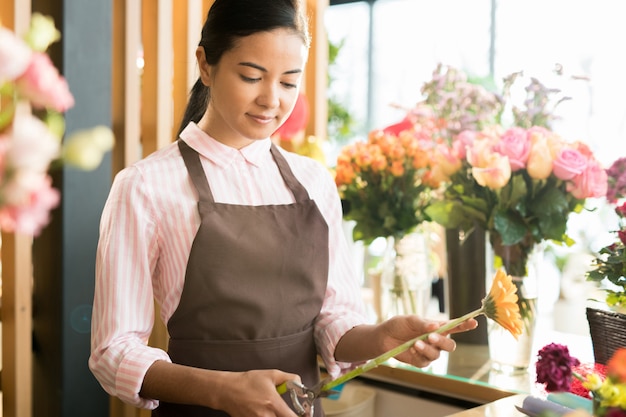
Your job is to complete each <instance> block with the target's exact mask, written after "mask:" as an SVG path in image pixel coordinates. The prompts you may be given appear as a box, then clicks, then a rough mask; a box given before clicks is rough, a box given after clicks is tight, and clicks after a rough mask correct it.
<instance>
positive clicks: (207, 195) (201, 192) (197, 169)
mask: <svg viewBox="0 0 626 417" xmlns="http://www.w3.org/2000/svg"><path fill="white" fill-rule="evenodd" d="M178 149H180V153H181V155H182V156H183V161H185V166H186V167H187V170H188V171H189V175H190V176H191V180H192V181H193V185H194V186H195V187H196V190H197V191H198V197H199V201H204V202H209V203H215V200H214V199H213V193H212V192H211V186H210V185H209V181H208V180H207V178H206V174H205V173H204V169H202V163H201V162H200V155H198V152H196V151H194V150H193V149H192V148H191V147H190V146H189V145H187V144H186V143H185V141H184V140H182V139H179V140H178Z"/></svg>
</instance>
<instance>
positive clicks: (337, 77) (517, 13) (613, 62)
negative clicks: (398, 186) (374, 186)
mask: <svg viewBox="0 0 626 417" xmlns="http://www.w3.org/2000/svg"><path fill="white" fill-rule="evenodd" d="M330 4H331V7H329V8H328V10H327V13H326V15H325V24H326V29H327V32H328V37H329V41H330V42H332V43H335V44H337V43H340V42H344V43H343V46H342V48H341V50H340V52H339V56H338V57H337V60H336V64H335V65H334V68H332V71H333V81H332V83H331V85H330V87H329V94H332V95H333V96H334V97H336V98H338V99H340V100H341V101H343V102H344V104H345V105H346V107H347V108H348V109H349V110H350V112H351V113H352V115H353V117H354V119H355V120H356V121H357V123H356V125H355V127H354V129H353V131H354V138H355V139H357V138H364V137H365V135H366V134H367V132H368V131H369V130H371V129H373V128H376V127H384V126H386V125H389V124H392V123H394V122H396V121H398V120H399V119H401V118H402V117H403V111H402V110H399V109H398V108H397V107H395V106H400V107H401V106H412V105H413V104H415V103H416V102H417V101H419V100H420V99H421V94H420V91H419V90H420V87H421V85H422V84H423V83H424V81H426V80H428V79H430V75H431V72H432V70H433V69H434V68H435V66H436V64H437V63H439V62H441V63H443V64H448V65H452V66H455V67H457V68H460V69H462V70H464V71H466V72H467V73H468V74H469V75H472V76H477V77H487V76H492V77H493V79H494V80H495V82H496V83H500V81H501V80H502V78H503V77H504V76H506V75H508V74H510V73H512V72H516V71H524V74H525V75H526V76H528V77H530V76H535V77H537V78H539V79H540V81H542V82H543V83H544V84H546V86H548V87H555V88H560V89H561V90H562V91H563V92H564V93H565V94H566V95H568V96H571V97H572V100H570V101H567V102H565V103H562V104H561V105H560V107H559V111H558V113H559V114H560V115H561V116H562V117H563V119H562V120H561V121H560V122H559V123H558V124H556V125H555V126H554V128H555V130H557V131H558V132H559V133H561V134H562V135H563V136H564V137H566V138H568V139H571V140H576V139H580V140H583V141H585V142H587V143H588V144H590V146H591V147H592V148H593V151H594V152H595V153H596V155H597V156H598V158H599V159H600V160H601V161H602V162H603V163H605V164H606V165H607V166H608V164H610V163H611V162H612V161H613V160H614V159H615V158H616V155H626V104H625V101H624V99H623V97H622V96H623V95H624V94H625V93H626V54H624V53H622V52H621V51H622V49H623V48H622V42H623V39H626V26H624V25H623V24H621V22H620V20H619V19H620V16H621V15H620V13H619V10H618V6H619V2H614V1H611V0H598V1H594V2H582V1H576V2H572V1H571V0H526V1H502V0H473V1H466V0H439V1H426V0H375V1H374V0H370V1H356V2H355V1H331V2H330ZM492 16H493V19H492ZM492 20H493V22H494V23H493V24H492ZM556 64H560V65H562V66H563V69H564V76H560V77H559V76H556V75H555V74H554V72H553V69H554V68H555V65H556ZM572 77H575V78H586V79H588V80H586V81H585V80H581V79H573V78H572ZM520 84H522V83H520ZM330 139H331V142H332V138H330ZM331 160H332V159H331Z"/></svg>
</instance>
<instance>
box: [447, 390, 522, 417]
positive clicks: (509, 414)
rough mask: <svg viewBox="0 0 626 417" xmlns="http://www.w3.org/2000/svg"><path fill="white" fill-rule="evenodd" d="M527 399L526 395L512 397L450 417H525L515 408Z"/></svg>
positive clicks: (450, 416)
mask: <svg viewBox="0 0 626 417" xmlns="http://www.w3.org/2000/svg"><path fill="white" fill-rule="evenodd" d="M525 397H526V395H524V394H518V395H512V396H509V397H506V398H502V399H499V400H497V401H494V402H491V403H488V404H484V405H481V406H479V407H476V408H470V409H469V410H465V411H461V412H458V413H454V414H450V415H449V416H448V417H485V416H498V417H524V414H523V413H520V412H519V411H517V409H516V408H515V406H521V405H522V402H523V401H524V398H525Z"/></svg>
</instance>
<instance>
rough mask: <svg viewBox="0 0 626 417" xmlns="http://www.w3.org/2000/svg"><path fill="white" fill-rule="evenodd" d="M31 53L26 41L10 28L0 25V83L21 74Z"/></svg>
mask: <svg viewBox="0 0 626 417" xmlns="http://www.w3.org/2000/svg"><path fill="white" fill-rule="evenodd" d="M32 55H33V51H32V50H31V49H30V48H29V47H28V45H27V44H26V42H24V41H23V40H21V39H20V38H18V37H17V36H15V34H14V33H13V32H11V31H10V30H8V29H5V28H3V27H0V84H1V83H2V82H4V81H6V80H9V81H11V80H15V79H16V78H17V77H19V76H20V75H22V74H23V73H24V71H26V68H27V67H28V63H29V62H30V59H31V56H32Z"/></svg>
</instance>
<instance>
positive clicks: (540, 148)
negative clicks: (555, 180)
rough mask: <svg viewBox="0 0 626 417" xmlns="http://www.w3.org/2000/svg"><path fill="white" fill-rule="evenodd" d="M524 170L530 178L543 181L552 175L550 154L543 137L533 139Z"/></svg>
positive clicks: (545, 139)
mask: <svg viewBox="0 0 626 417" xmlns="http://www.w3.org/2000/svg"><path fill="white" fill-rule="evenodd" d="M526 170H527V171H528V175H530V177H531V178H533V179H536V180H545V179H546V178H548V177H549V176H550V174H551V173H552V153H551V152H550V147H549V146H548V140H547V138H546V137H544V136H540V137H535V138H534V142H533V143H532V146H531V148H530V154H529V155H528V161H527V164H526Z"/></svg>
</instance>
